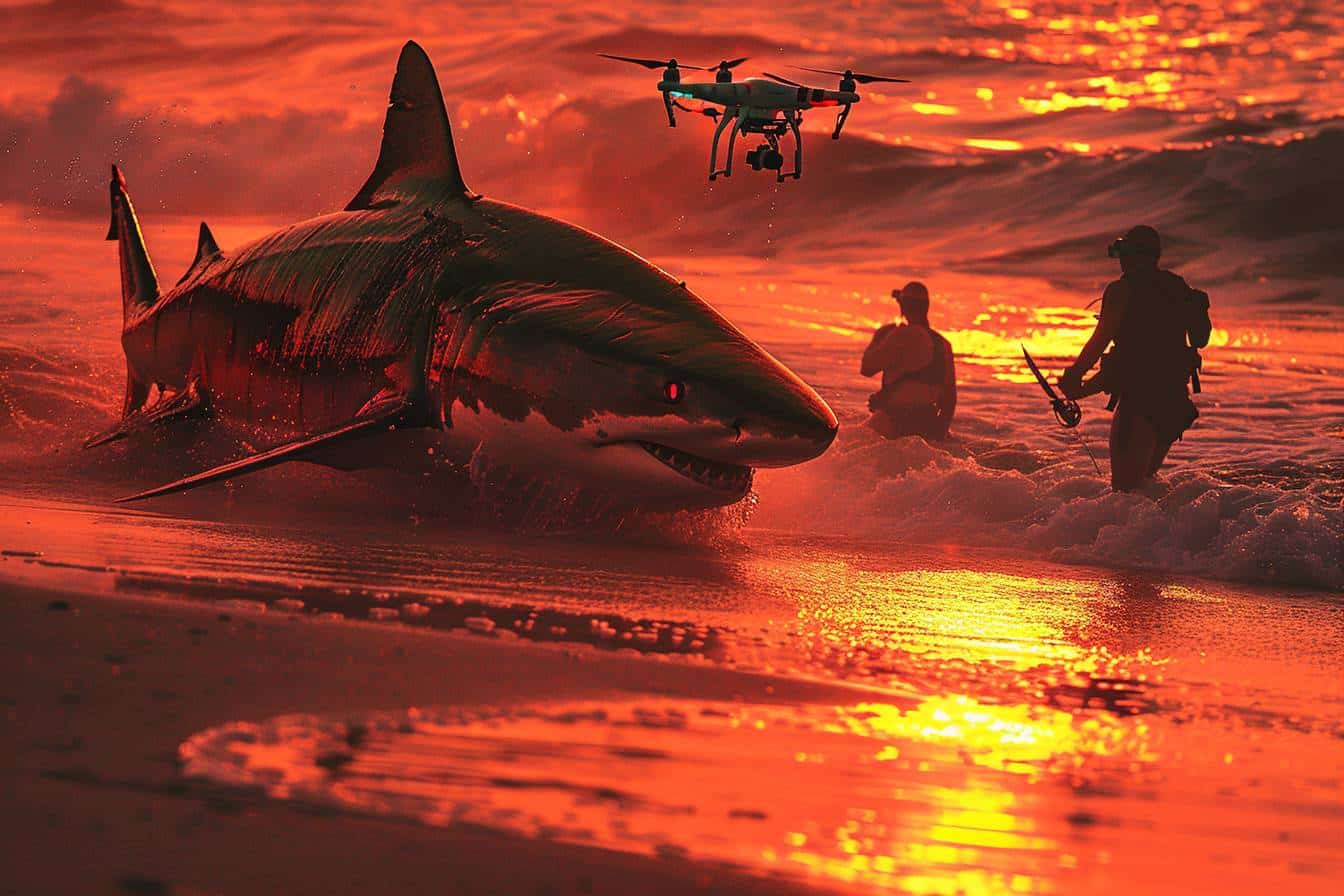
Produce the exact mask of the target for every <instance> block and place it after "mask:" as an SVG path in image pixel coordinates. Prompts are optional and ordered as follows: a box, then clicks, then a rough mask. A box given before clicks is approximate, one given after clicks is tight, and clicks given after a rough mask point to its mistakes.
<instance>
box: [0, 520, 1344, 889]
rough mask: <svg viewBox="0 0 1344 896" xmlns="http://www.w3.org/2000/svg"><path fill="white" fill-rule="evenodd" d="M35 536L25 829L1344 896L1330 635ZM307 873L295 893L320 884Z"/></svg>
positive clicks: (482, 551)
mask: <svg viewBox="0 0 1344 896" xmlns="http://www.w3.org/2000/svg"><path fill="white" fill-rule="evenodd" d="M4 518H5V522H4V524H3V528H0V547H2V548H3V550H4V554H3V557H4V560H3V563H0V579H3V581H4V582H5V583H7V584H6V588H5V590H6V592H7V594H8V598H7V612H8V613H10V614H13V615H14V616H15V617H16V618H18V619H20V620H21V621H22V625H21V627H20V628H17V629H16V630H15V631H16V637H17V643H18V644H19V645H21V647H20V649H19V650H17V651H11V652H10V654H9V655H10V659H11V661H12V662H17V663H18V667H17V668H16V669H14V670H12V672H11V674H9V675H7V676H6V677H5V680H6V681H9V682H11V683H13V685H14V686H13V688H12V690H11V693H10V695H9V696H8V701H9V707H10V716H11V718H12V719H14V720H15V722H16V723H17V724H15V725H12V726H11V731H12V732H13V733H12V735H11V736H13V737H15V742H14V744H13V748H14V750H15V755H16V756H19V757H20V759H21V761H20V763H19V765H18V768H17V771H16V776H17V777H16V779H15V783H16V784H17V785H19V791H20V793H26V794H29V795H30V796H32V798H34V799H41V798H42V797H41V796H40V794H42V793H44V792H45V793H46V798H50V797H51V796H52V795H53V794H52V792H51V791H52V789H63V790H67V791H69V792H71V793H74V792H80V793H85V794H94V793H97V794H100V795H99V796H97V797H92V796H90V797H89V798H90V799H91V800H93V802H95V803H99V802H108V801H111V802H113V803H117V804H118V805H122V806H123V808H126V807H129V805H130V804H133V803H137V802H138V803H139V804H141V807H142V809H145V808H146V807H149V808H148V809H146V811H147V812H148V813H149V814H147V815H146V816H145V818H144V819H143V827H144V828H145V829H154V828H155V826H156V824H157V822H155V821H152V820H151V818H155V819H158V820H159V821H162V819H163V818H164V817H165V814H166V816H167V817H173V818H174V819H176V820H175V822H174V824H175V825H177V826H178V836H180V837H183V838H187V839H186V841H185V842H190V840H191V838H195V837H200V838H204V839H205V840H206V841H210V842H213V841H214V840H215V838H225V839H227V838H236V837H246V836H250V835H255V834H256V833H257V832H258V831H260V830H263V829H267V828H268V826H269V825H272V824H275V823H277V820H278V819H281V818H289V817H290V816H291V814H292V813H293V812H294V811H296V810H297V811H300V813H301V814H302V815H303V816H304V817H305V821H304V822H303V824H304V826H305V827H307V826H312V827H313V828H314V830H315V835H316V836H320V837H321V838H324V839H325V838H326V832H327V831H331V832H333V839H332V840H330V841H329V842H330V843H331V844H335V843H338V842H340V839H341V838H342V837H343V836H346V833H345V832H348V831H351V830H365V829H366V827H367V826H368V825H371V824H373V825H374V826H375V827H377V826H378V825H381V824H383V823H384V822H380V821H371V820H370V819H392V820H395V821H397V822H401V823H403V825H402V827H403V828H405V827H406V825H405V823H407V822H409V823H410V827H411V828H412V829H414V830H416V833H414V834H412V835H410V836H411V837H412V839H415V840H417V841H418V840H420V838H425V837H430V842H433V840H432V836H433V835H429V834H425V833H423V832H422V829H423V830H432V831H434V832H436V833H437V834H438V835H441V836H442V837H444V838H446V839H445V840H444V841H443V842H445V843H449V844H460V843H461V840H460V838H462V837H463V836H467V834H468V833H469V835H470V836H471V837H483V838H485V839H487V840H490V842H492V843H495V844H496V845H495V846H494V847H492V848H494V849H500V850H503V851H504V852H505V853H506V854H507V853H508V852H509V851H510V850H512V849H513V848H514V847H511V846H500V845H498V844H501V843H502V844H518V845H517V849H519V850H522V851H523V852H521V853H520V855H523V854H526V855H532V854H533V853H532V852H531V851H532V850H553V851H556V852H557V854H558V855H561V856H564V857H565V858H564V859H563V860H562V861H561V865H560V866H559V867H566V868H568V867H575V866H583V865H585V864H586V862H587V860H585V859H583V858H582V857H583V856H585V855H588V853H587V852H586V850H591V849H593V848H597V849H602V850H611V851H614V852H616V853H619V854H621V855H624V856H629V857H630V858H623V859H621V860H619V861H618V862H616V863H615V864H614V865H611V864H609V863H606V861H605V860H603V862H601V863H599V864H600V865H602V866H603V867H606V868H607V869H608V870H609V871H610V873H612V874H618V873H624V872H621V871H620V869H628V868H631V867H634V868H637V869H639V870H638V874H640V875H643V874H645V873H647V874H649V875H652V876H651V877H650V878H649V879H650V880H655V881H664V882H666V881H667V880H676V879H677V877H676V875H677V874H681V873H692V872H691V871H690V870H688V869H695V873H700V872H704V873H706V874H708V877H707V878H706V879H705V883H706V885H707V886H709V887H710V889H714V890H716V891H723V892H730V891H733V890H734V889H735V888H737V887H738V885H739V882H740V881H739V876H740V875H746V876H747V877H748V878H753V877H755V878H759V879H760V880H761V881H763V883H761V884H760V885H761V886H766V885H767V884H769V885H773V886H782V887H788V888H792V887H805V888H816V889H822V890H828V889H832V888H841V889H853V890H855V891H867V890H871V889H872V888H874V887H881V888H891V889H896V890H898V891H913V892H935V893H937V892H1114V891H1115V890H1116V889H1117V888H1123V887H1129V888H1136V889H1139V890H1142V891H1144V892H1167V891H1170V892H1175V891H1178V890H1180V891H1189V890H1190V889H1191V888H1194V889H1195V890H1197V891H1198V890H1200V889H1201V888H1203V889H1207V888H1209V887H1210V886H1216V888H1217V889H1220V890H1225V891H1228V892H1246V893H1251V892H1263V891H1264V890H1265V889H1268V888H1271V887H1272V888H1274V889H1277V890H1281V891H1284V892H1304V893H1305V892H1319V891H1320V890H1321V889H1322V888H1323V887H1326V886H1328V884H1329V882H1331V881H1335V880H1338V879H1339V875H1340V874H1341V872H1342V871H1344V869H1341V867H1340V864H1339V854H1338V849H1337V844H1336V842H1335V833H1334V832H1335V831H1336V829H1337V827H1338V825H1339V824H1340V822H1341V820H1342V819H1344V801H1342V800H1341V787H1342V786H1344V728H1341V727H1340V726H1341V722H1340V719H1341V718H1344V690H1342V689H1341V686H1340V683H1339V677H1338V662H1339V657H1340V656H1341V655H1342V654H1344V606H1342V605H1341V603H1340V601H1339V600H1338V599H1337V597H1333V596H1330V595H1326V594H1321V593H1312V592H1307V591H1284V590H1278V591H1275V592H1270V591H1267V590H1264V589H1258V588H1254V587H1249V586H1235V585H1226V584H1221V583H1213V582H1209V581H1203V580H1198V579H1188V578H1181V579H1177V578H1172V577H1162V576H1155V575H1153V574H1151V573H1143V572H1129V573H1126V572H1115V571H1106V570H1097V569H1085V568H1079V567H1074V566H1059V565H1055V564H1048V563H1040V562H1024V561H1023V560H1021V559H1014V558H1013V557H1011V556H1003V555H996V554H993V553H987V552H983V551H980V552H976V551H967V550H965V549H952V548H937V547H929V548H907V549H905V550H901V551H899V552H892V551H891V550H890V548H885V549H884V548H882V547H881V546H879V545H873V544H868V545H855V544H852V543H847V544H845V545H838V544H835V543H833V542H831V543H828V542H826V541H825V540H819V539H813V540H800V539H798V538H797V537H796V536H787V535H783V534H780V533H775V532H770V531H768V530H759V529H748V530H745V531H744V532H743V533H742V536H741V541H740V542H739V543H737V544H723V545H720V546H719V547H717V548H707V547H703V546H701V547H696V548H690V547H687V548H684V549H682V550H681V551H680V552H679V553H676V554H675V555H673V552H669V551H668V550H666V549H665V548H664V547H663V546H650V545H648V544H641V543H638V542H631V541H628V540H627V541H624V542H620V541H617V542H612V543H610V544H607V545H605V546H604V547H603V548H602V549H601V555H602V558H603V560H602V562H601V563H600V564H597V563H594V562H593V560H592V558H593V556H594V553H595V550H596V546H595V544H594V541H593V538H592V537H587V538H574V537H573V536H565V535H555V534H551V535H547V536H545V537H531V536H516V535H515V536H510V537H499V536H494V535H490V534H488V533H481V532H475V533H472V532H462V531H456V530H454V529H453V528H451V527H435V526H425V525H421V526H418V527H416V526H412V525H411V524H409V523H407V524H406V525H405V528H404V530H402V531H401V532H399V533H398V534H399V535H400V536H401V537H399V538H397V539H395V540H389V539H388V538H387V535H388V533H387V532H382V533H380V534H379V535H378V536H370V535H369V533H368V532H366V531H361V530H360V529H358V528H355V527H351V528H348V529H345V530H341V529H338V528H331V529H328V530H325V531H315V530H313V529H311V528H306V527H305V528H299V527H291V528H286V527H283V526H277V525H258V524H256V523H238V522H222V521H213V522H203V521H200V520H184V519H180V518H174V517H168V516H162V515H158V514H145V513H140V512H125V511H121V510H117V511H106V510H103V509H99V508H89V507H86V506H79V505H73V504H66V505H49V504H48V505H43V504H35V503H32V502H26V501H15V500H13V499H11V500H10V501H9V502H8V503H7V505H6V512H5V514H4ZM51 589H59V590H56V591H53V590H51ZM184 601H185V602H184ZM23 805H25V804H24V803H23V802H22V801H20V802H19V803H17V804H16V807H17V808H18V811H20V812H21V811H23V810H22V808H21V807H22V806H23ZM56 805H58V803H51V804H49V805H48V806H47V808H46V809H44V812H45V816H44V817H45V818H46V819H47V824H46V826H45V827H39V828H37V829H34V830H31V831H29V832H28V834H26V835H25V836H31V837H32V838H33V840H32V841H31V842H32V844H33V846H32V849H33V850H36V851H37V852H38V853H39V854H44V853H45V852H46V851H47V850H49V849H51V848H52V841H50V840H48V839H46V838H56V837H66V836H70V834H71V832H72V830H73V828H72V826H75V825H82V824H93V827H92V828H88V829H87V830H88V831H89V833H88V835H87V839H88V841H89V842H90V843H92V844H102V847H107V848H111V845H112V844H113V843H122V842H123V841H122V838H123V837H125V836H126V834H125V833H124V832H123V833H118V834H115V835H113V834H111V833H109V830H110V829H111V827H112V826H110V825H108V826H100V825H98V824H95V823H93V822H89V821H88V819H87V818H85V811H86V809H81V808H79V807H80V806H81V805H82V803H81V801H80V800H71V801H67V802H66V803H65V805H66V806H67V808H66V809H64V810H57V809H55V808H54V807H55V806H56ZM220 805H223V806H225V807H226V808H224V809H220V808H219V806H220ZM230 806H231V807H232V808H228V807H230ZM240 807H241V808H240ZM155 813H158V814H155ZM313 813H317V814H316V815H314V814H313ZM240 817H241V818H246V819H252V820H251V821H246V822H244V821H239V820H238V819H239V818H240ZM188 818H191V819H194V821H187V820H185V819H188ZM14 822H17V817H15V816H12V817H11V823H14ZM378 829H379V830H383V829H382V828H378ZM81 830H85V829H81ZM248 831H250V832H251V834H247V833H246V832H248ZM81 836H84V835H81ZM1154 842H1162V843H1163V844H1164V845H1165V848H1166V850H1167V852H1166V853H1164V856H1166V857H1165V858H1161V859H1160V860H1159V859H1158V858H1155V857H1154V854H1153V852H1152V844H1153V843H1154ZM102 847H97V848H94V849H93V852H92V853H91V855H97V854H98V852H99V849H100V848H102ZM571 848H572V849H571ZM130 855H134V856H138V857H139V864H137V863H136V862H130V861H129V859H128V860H126V861H123V863H122V866H124V867H126V868H127V869H128V870H127V871H126V873H127V874H130V873H132V872H134V873H137V874H140V873H151V872H153V873H157V874H160V875H163V874H168V876H169V877H172V875H173V874H177V875H182V876H181V877H176V878H173V879H172V880H170V881H169V882H170V883H173V884H174V885H177V886H180V887H189V886H193V885H200V886H202V887H203V888H204V890H203V891H205V892H215V891H217V890H213V889H210V887H207V886H205V885H206V884H209V885H210V886H213V887H216V888H218V891H221V892H232V891H234V890H232V889H230V887H231V886H233V884H227V883H226V882H227V881H230V880H234V878H232V877H230V876H229V875H223V876H219V874H218V869H217V868H214V867H212V865H211V863H210V862H204V860H200V861H197V862H196V863H195V864H194V865H193V864H190V863H188V864H186V865H184V864H181V863H180V862H179V860H178V859H175V858H173V857H172V856H171V855H169V854H167V853H165V852H164V851H162V850H161V849H159V848H155V847H151V846H142V847H139V848H138V849H135V850H131V851H130ZM1171 856H1178V857H1179V861H1173V860H1171V858H1170V857H1171ZM636 858H638V859H639V862H636ZM90 862H91V864H89V865H87V866H85V871H86V872H87V873H88V874H89V875H90V879H98V880H101V879H103V878H105V877H107V876H108V875H109V874H111V873H112V871H111V868H112V866H110V865H103V864H100V863H99V861H95V860H93V859H91V860H90ZM127 862H129V864H127ZM631 862H636V864H635V865H633V866H632V865H630V864H629V863H631ZM567 863H568V864H567ZM122 866H117V867H122ZM286 867H288V869H289V870H287V871H283V872H281V873H282V878H281V879H283V880H285V881H286V884H285V886H284V887H279V888H278V889H279V890H281V891H288V892H301V891H303V887H304V886H308V885H309V884H311V883H312V882H308V883H303V884H301V885H299V884H296V886H297V889H289V888H288V884H289V881H290V878H289V877H287V876H286V875H292V874H294V873H295V872H294V870H293V867H291V866H286ZM134 869H139V870H138V871H136V870H134ZM156 869H158V870H156ZM162 869H173V871H172V873H171V874H169V872H166V871H164V870H162ZM669 869H670V870H669ZM677 869H680V870H677ZM95 870H96V873H95ZM515 871H516V870H515ZM508 873H515V872H508ZM516 873H522V872H516ZM500 875H505V876H500ZM667 875H671V877H667ZM151 876H152V875H151ZM470 877H471V879H472V880H474V881H476V882H477V883H479V884H480V885H481V886H483V887H484V888H485V890H487V891H488V890H489V886H488V885H487V884H486V883H485V882H493V883H494V884H500V883H501V882H502V881H505V880H506V879H508V880H511V878H508V877H507V874H506V872H504V871H501V870H499V869H496V868H484V869H482V868H477V869H476V870H475V871H474V872H473V873H472V875H470ZM622 880H624V881H625V882H626V883H628V879H622ZM772 882H773V883H772ZM384 883H386V882H384ZM552 883H553V884H554V885H555V886H556V887H557V891H558V892H570V891H573V892H581V891H582V889H581V888H577V887H578V885H577V884H576V883H575V881H574V880H568V881H567V880H566V879H564V877H563V874H558V876H557V877H556V878H555V880H554V881H552ZM682 883H684V880H683V881H682ZM509 885H510V886H512V885H513V884H509ZM519 885H520V886H521V884H519ZM571 885H573V887H576V888H577V889H570V890H567V889H565V888H566V887H567V886H571ZM659 885H663V884H659ZM667 885H669V886H672V885H673V884H667ZM52 891H53V892H60V891H62V888H61V887H60V886H54V889H53V890H52ZM112 891H113V892H115V889H113V890H112ZM184 891H185V892H192V890H190V889H186V890H184ZM314 891H316V890H314ZM378 891H379V888H378V887H373V888H372V889H371V892H378ZM599 891H600V890H599Z"/></svg>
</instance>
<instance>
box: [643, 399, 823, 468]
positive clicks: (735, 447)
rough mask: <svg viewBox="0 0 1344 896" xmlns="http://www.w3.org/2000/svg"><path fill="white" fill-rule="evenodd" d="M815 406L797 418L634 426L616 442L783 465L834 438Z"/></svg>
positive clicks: (813, 453)
mask: <svg viewBox="0 0 1344 896" xmlns="http://www.w3.org/2000/svg"><path fill="white" fill-rule="evenodd" d="M818 404H819V407H818V408H817V409H815V410H813V409H808V413H807V414H806V415H804V416H802V417H801V418H800V419H781V418H780V417H777V416H776V417H772V416H769V415H767V414H763V413H760V412H755V413H753V412H750V411H744V412H743V413H741V414H738V415H735V416H732V417H728V418H725V419H721V420H719V419H715V420H705V421H700V422H697V423H685V422H680V423H678V424H674V425H661V426H651V427H647V428H645V427H640V428H638V429H637V430H631V431H627V432H625V433H622V436H621V437H620V439H619V440H621V441H639V442H645V443H652V444H657V445H662V446H665V447H667V448H671V449H674V450H676V451H680V452H684V453H686V454H690V455H694V456H695V457H699V458H703V459H705V460H709V461H714V462H715V463H720V464H733V465H736V466H741V467H787V466H792V465H794V464H800V463H803V462H804V461H809V460H811V459H813V458H814V457H817V456H819V455H820V454H822V453H823V452H824V451H825V450H826V449H827V448H829V447H830V445H831V442H832V441H834V440H835V433H836V429H837V426H838V425H837V423H836V420H835V416H834V415H833V414H832V413H831V411H830V409H829V408H827V407H826V406H825V405H824V404H821V403H820V402H818Z"/></svg>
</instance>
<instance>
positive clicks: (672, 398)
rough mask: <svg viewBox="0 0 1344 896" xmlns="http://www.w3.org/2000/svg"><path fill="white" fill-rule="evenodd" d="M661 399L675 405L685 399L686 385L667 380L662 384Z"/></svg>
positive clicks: (677, 381)
mask: <svg viewBox="0 0 1344 896" xmlns="http://www.w3.org/2000/svg"><path fill="white" fill-rule="evenodd" d="M663 397H664V398H666V399H667V400H668V403H669V404H676V403H677V402H679V401H681V400H682V399H683V398H685V397H686V384H685V383H683V382H680V381H679V380H668V381H667V382H666V383H664V384H663Z"/></svg>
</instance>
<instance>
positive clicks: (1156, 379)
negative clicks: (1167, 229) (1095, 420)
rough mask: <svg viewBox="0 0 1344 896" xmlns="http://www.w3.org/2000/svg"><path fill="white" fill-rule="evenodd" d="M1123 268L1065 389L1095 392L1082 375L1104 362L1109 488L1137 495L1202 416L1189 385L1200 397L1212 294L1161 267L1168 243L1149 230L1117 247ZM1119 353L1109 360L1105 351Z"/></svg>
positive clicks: (1073, 394) (1063, 382)
mask: <svg viewBox="0 0 1344 896" xmlns="http://www.w3.org/2000/svg"><path fill="white" fill-rule="evenodd" d="M1108 254H1109V255H1110V256H1111V257H1112V258H1117V259H1119V261H1120V270H1121V272H1122V274H1121V277H1120V279H1119V280H1115V281H1113V282H1111V284H1110V285H1109V286H1107V287H1106V292H1105V294H1104V295H1103V296H1102V299H1101V314H1100V316H1099V317H1098V319H1097V326H1096V329H1095V330H1093V332H1092V336H1091V338H1089V339H1088V340H1087V344H1086V345H1084V346H1083V349H1082V351H1081V352H1079V353H1078V360H1077V361H1075V362H1074V363H1073V364H1072V365H1071V366H1069V367H1068V368H1067V369H1065V371H1064V373H1063V375H1061V376H1060V378H1059V388H1060V391H1062V392H1063V393H1064V394H1065V396H1067V397H1069V398H1081V397H1083V396H1084V395H1086V394H1089V393H1090V391H1095V390H1088V389H1087V388H1086V387H1085V386H1084V385H1083V376H1084V375H1085V374H1086V373H1087V372H1088V371H1089V370H1091V369H1092V366H1093V365H1094V364H1096V363H1097V362H1098V361H1101V373H1100V375H1099V377H1098V378H1097V380H1095V381H1094V382H1096V383H1097V384H1098V385H1100V386H1101V389H1103V390H1104V391H1106V392H1109V393H1111V401H1110V404H1108V405H1107V408H1108V409H1110V410H1114V411H1115V416H1114V417H1113V418H1112V420H1111V439H1110V450H1111V487H1112V488H1114V489H1115V490H1117V491H1133V490H1135V489H1137V488H1139V487H1141V486H1142V485H1143V484H1144V483H1145V482H1147V481H1148V480H1150V479H1151V478H1152V477H1153V476H1154V475H1156V473H1157V470H1158V468H1159V467H1161V466H1162V462H1163V461H1164V460H1166V457H1167V452H1168V451H1170V450H1171V446H1172V445H1173V444H1174V443H1175V442H1176V440H1177V439H1179V438H1181V437H1182V435H1183V434H1184V433H1185V431H1186V430H1187V429H1188V428H1189V427H1190V424H1192V423H1194V422H1195V418H1196V417H1198V416H1199V411H1198V410H1196V409H1195V405H1194V402H1192V401H1191V400H1190V393H1189V392H1188V391H1187V390H1186V383H1188V382H1193V383H1194V386H1195V391H1196V392H1198V391H1199V372H1198V371H1199V364H1200V358H1199V352H1198V349H1201V348H1203V347H1204V346H1206V345H1208V344H1209V333H1210V331H1211V330H1212V326H1213V325H1212V323H1211V322H1210V321H1209V297H1208V294H1207V293H1204V292H1201V291H1199V290H1196V289H1192V288H1191V287H1190V286H1189V284H1187V283H1186V282H1185V280H1183V279H1181V278H1180V277H1179V276H1177V275H1176V274H1173V273H1172V272H1171V271H1167V270H1163V269H1161V268H1159V267H1158V266H1157V264H1158V260H1159V259H1160V258H1161V257H1162V240H1161V238H1160V237H1159V236H1158V233H1157V231H1156V230H1154V229H1153V228H1151V227H1148V226H1146V225H1139V226H1137V227H1133V228H1131V229H1130V230H1129V231H1128V232H1127V233H1126V234H1125V235H1124V236H1122V237H1120V238H1119V239H1117V240H1116V241H1115V242H1113V243H1111V245H1110V248H1109V250H1108ZM1111 343H1114V344H1115V347H1114V349H1112V350H1111V351H1110V352H1109V353H1107V354H1106V355H1105V356H1104V357H1103V355H1102V353H1103V352H1105V351H1106V347H1107V345H1109V344H1111Z"/></svg>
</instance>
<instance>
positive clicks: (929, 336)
mask: <svg viewBox="0 0 1344 896" xmlns="http://www.w3.org/2000/svg"><path fill="white" fill-rule="evenodd" d="M891 294H892V297H893V298H895V299H896V301H897V302H898V303H899V304H900V306H901V316H902V317H904V318H905V323H903V324H900V325H897V324H887V325H886V326H883V327H880V328H879V329H878V330H877V332H876V333H874V334H873V340H872V342H870V343H869V344H868V348H867V350H866V351H864V353H863V362H862V364H861V365H860V367H859V372H860V373H862V374H863V375H864V376H873V375H875V374H877V373H878V372H881V374H882V388H881V389H879V390H878V391H876V392H874V393H873V394H872V395H871V396H869V398H868V409H869V410H870V411H872V412H873V415H872V416H871V417H869V418H868V420H867V422H866V425H867V426H869V427H871V428H872V429H874V430H876V431H877V432H878V433H880V434H881V435H883V436H885V437H886V438H888V439H895V438H899V437H901V436H922V437H923V438H925V439H927V440H934V439H943V438H946V437H947V430H948V427H949V426H950V425H951V424H952V413H953V411H954V410H956V407H957V373H956V367H955V365H954V362H953V360H952V346H951V344H950V343H948V341H947V340H946V339H944V338H943V337H942V336H941V335H939V334H938V333H936V332H934V330H933V329H932V328H930V327H929V290H928V289H927V288H926V287H925V286H924V284H923V283H919V282H911V283H907V284H906V285H905V286H904V287H902V288H901V289H894V290H892V292H891Z"/></svg>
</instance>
